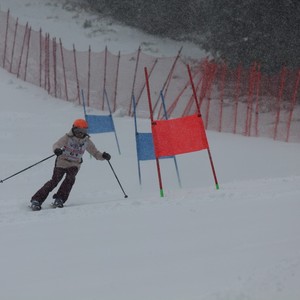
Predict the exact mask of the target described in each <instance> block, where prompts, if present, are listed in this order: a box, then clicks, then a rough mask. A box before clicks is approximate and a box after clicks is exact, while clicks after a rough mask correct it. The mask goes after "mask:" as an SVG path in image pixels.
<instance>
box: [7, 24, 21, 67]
mask: <svg viewBox="0 0 300 300" xmlns="http://www.w3.org/2000/svg"><path fill="white" fill-rule="evenodd" d="M18 20H19V19H18V18H17V20H16V25H15V33H14V41H13V46H12V51H11V60H10V67H9V72H10V73H11V72H12V65H13V61H14V52H15V45H16V36H17V30H18Z"/></svg>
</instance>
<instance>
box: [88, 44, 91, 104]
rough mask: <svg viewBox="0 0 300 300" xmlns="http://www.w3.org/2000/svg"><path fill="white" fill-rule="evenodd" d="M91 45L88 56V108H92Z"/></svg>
mask: <svg viewBox="0 0 300 300" xmlns="http://www.w3.org/2000/svg"><path fill="white" fill-rule="evenodd" d="M91 51H92V49H91V45H89V54H88V88H87V106H90V89H91Z"/></svg>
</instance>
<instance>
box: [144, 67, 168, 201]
mask: <svg viewBox="0 0 300 300" xmlns="http://www.w3.org/2000/svg"><path fill="white" fill-rule="evenodd" d="M144 71H145V79H146V87H147V95H148V103H149V110H150V119H151V125H152V126H153V125H155V122H154V120H153V109H152V101H151V93H150V85H149V76H148V71H147V68H146V67H145V68H144ZM154 147H155V146H154ZM155 158H156V168H157V174H158V182H159V190H160V196H161V197H164V190H163V185H162V178H161V172H160V165H159V159H158V157H157V156H156V155H155Z"/></svg>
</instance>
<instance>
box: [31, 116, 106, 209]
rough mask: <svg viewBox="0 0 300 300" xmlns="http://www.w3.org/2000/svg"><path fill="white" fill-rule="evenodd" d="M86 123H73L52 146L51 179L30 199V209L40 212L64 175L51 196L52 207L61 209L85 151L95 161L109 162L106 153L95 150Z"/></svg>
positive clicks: (81, 120)
mask: <svg viewBox="0 0 300 300" xmlns="http://www.w3.org/2000/svg"><path fill="white" fill-rule="evenodd" d="M87 129H88V123H87V122H86V121H85V120H84V119H77V120H75V121H74V123H73V126H72V129H71V130H70V132H69V133H67V134H65V135H64V136H63V137H61V138H60V139H59V140H58V141H57V142H56V143H55V144H54V145H53V151H54V153H55V154H56V156H57V157H56V160H55V166H54V170H53V175H52V178H51V179H50V180H49V181H48V182H46V183H45V184H44V186H43V187H41V188H40V189H39V190H38V191H37V192H36V193H35V194H34V195H33V196H32V198H31V209H32V210H40V209H41V206H42V204H43V202H44V201H45V200H46V198H47V197H48V195H49V193H50V192H51V191H52V190H53V189H54V188H55V187H56V186H57V185H58V184H59V182H60V181H61V180H62V178H63V177H64V175H66V177H65V179H64V180H63V182H62V184H61V185H60V187H59V189H58V191H57V193H56V194H55V195H53V199H54V203H53V206H54V207H63V206H64V203H65V202H66V201H67V200H68V197H69V194H70V192H71V189H72V187H73V184H74V182H75V177H76V175H77V173H78V171H79V168H80V165H81V163H82V156H83V154H84V152H85V150H87V152H89V153H90V154H91V155H92V156H93V157H95V158H96V159H97V160H110V158H111V156H110V154H108V153H107V152H103V153H102V152H100V151H99V150H97V148H96V146H95V145H94V143H93V142H92V141H91V140H90V136H89V135H88V134H87Z"/></svg>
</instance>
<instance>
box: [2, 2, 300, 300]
mask: <svg viewBox="0 0 300 300" xmlns="http://www.w3.org/2000/svg"><path fill="white" fill-rule="evenodd" d="M54 2H55V1H54ZM8 8H10V9H11V14H12V15H13V16H15V17H19V19H20V21H23V22H24V23H25V22H27V21H28V22H29V23H30V24H31V25H32V26H33V27H35V28H34V29H39V27H42V29H43V30H44V31H45V30H46V31H48V32H50V34H52V36H56V37H61V38H62V40H63V42H64V44H65V45H66V47H68V46H67V45H68V43H69V45H72V43H75V44H76V45H78V46H79V47H82V49H83V50H85V49H87V47H88V46H87V45H88V44H91V45H92V46H93V44H95V50H99V51H101V50H102V49H100V47H101V46H102V47H103V48H104V47H105V44H104V43H106V44H107V45H108V47H109V49H110V50H115V51H119V50H121V51H122V50H124V51H125V52H126V51H128V52H130V50H132V51H134V50H136V48H137V47H138V46H139V44H141V43H142V42H144V41H147V40H151V43H152V46H151V47H152V48H151V49H150V50H149V51H152V52H155V53H157V54H158V55H166V56H168V54H169V55H175V54H176V52H177V50H178V48H179V44H178V43H177V42H172V41H165V40H160V39H156V38H155V37H147V36H145V35H143V34H141V33H139V32H138V31H135V30H132V29H130V28H127V27H121V26H120V25H117V26H116V27H114V26H113V24H110V25H109V26H108V25H107V24H106V25H107V26H108V27H107V28H108V29H107V31H106V32H104V29H103V30H102V33H100V32H98V33H96V34H95V35H93V34H88V33H89V30H91V29H83V27H82V23H83V22H84V20H85V19H86V18H88V16H87V15H85V14H83V13H82V14H81V13H76V16H77V17H76V18H74V12H71V11H66V10H62V9H61V7H60V6H59V5H54V4H53V2H52V1H42V0H40V1H33V0H27V1H23V0H10V1H6V0H5V1H4V0H1V1H0V9H1V10H3V11H5V10H7V9H8ZM103 26H104V25H103ZM104 27H105V26H104ZM104 27H103V28H104ZM101 38H103V39H101ZM97 44H98V48H97V47H96V45H97ZM177 46H178V47H177ZM184 46H186V47H187V49H186V51H191V52H193V51H196V47H194V48H193V46H192V45H184ZM84 47H86V48H84ZM153 49H158V50H157V51H156V50H153ZM172 51H175V53H174V52H173V53H172ZM198 51H199V50H198ZM194 54H195V52H194ZM0 91H1V97H0V103H1V110H0V128H1V129H0V145H1V155H0V165H1V168H0V180H2V179H4V178H6V177H8V176H10V175H12V174H14V173H15V172H18V171H20V170H22V169H24V168H26V167H28V166H30V165H32V164H34V163H36V162H38V161H40V160H41V159H43V158H45V157H47V156H49V155H51V154H52V144H53V143H54V142H55V141H56V140H57V139H58V138H59V137H61V136H62V135H63V134H64V133H66V132H68V131H69V129H70V128H71V124H72V122H73V121H74V120H75V119H76V118H81V117H83V111H82V108H81V107H79V106H75V105H73V104H70V103H67V102H64V101H61V100H59V99H55V98H52V97H50V96H49V95H48V94H47V93H46V92H45V91H44V90H41V89H39V88H37V87H35V86H31V85H30V84H27V83H25V82H23V81H20V80H18V79H16V78H15V77H14V76H13V75H10V74H8V73H7V72H6V71H4V70H2V69H0ZM114 121H115V126H116V130H117V134H118V137H119V142H120V146H121V151H122V154H121V155H119V154H118V151H117V147H116V143H115V139H114V135H113V134H111V133H107V134H98V135H93V136H92V140H93V141H94V143H95V144H96V146H97V147H98V148H99V149H100V150H102V151H107V152H109V153H110V154H111V155H112V159H111V163H112V166H113V167H114V170H115V171H116V174H117V176H118V177H119V179H120V182H121V184H122V186H123V188H124V190H125V191H126V193H127V194H128V198H126V199H125V198H124V195H123V193H122V190H121V189H120V187H119V185H118V183H117V181H116V178H115V177H114V174H113V172H112V170H111V169H110V167H109V165H108V163H107V162H105V161H104V162H99V161H96V160H95V159H92V158H90V157H89V155H88V154H86V155H85V157H84V163H83V165H82V168H81V170H80V172H79V174H78V176H77V181H76V183H75V186H74V188H73V190H72V192H71V196H70V199H69V201H68V202H67V205H66V207H65V208H62V209H51V208H49V205H50V203H51V197H50V196H49V199H47V200H46V202H45V203H44V205H43V209H42V210H41V211H40V212H32V211H31V210H30V209H29V208H28V207H27V205H28V204H29V200H30V198H31V196H32V195H33V194H34V193H35V192H36V190H37V189H38V188H40V187H41V186H42V185H43V184H44V183H45V182H46V181H47V180H49V179H50V178H51V175H52V169H53V165H54V158H52V159H49V160H47V161H45V162H43V163H41V164H38V165H36V166H34V167H32V168H30V169H28V170H27V171H25V172H23V173H21V174H19V175H16V176H15V177H13V178H11V179H9V180H6V181H4V182H3V183H0V299H3V300H47V299H49V300H53V299H55V300H62V299H64V300H65V299H69V300H71V299H72V300H83V299H84V300H94V299H95V300H96V299H97V300H98V299H103V300H225V299H226V300H298V299H300V287H299V282H300V234H299V230H300V184H299V183H300V159H299V150H300V145H299V144H293V143H284V142H275V141H273V140H271V139H262V138H249V137H243V136H238V135H232V134H224V133H222V134H220V133H216V132H211V131H208V132H207V135H208V139H209V143H210V148H211V152H212V156H213V159H214V163H215V167H216V172H217V176H218V180H219V184H220V189H219V190H216V189H215V187H214V181H213V176H212V172H211V169H210V164H209V160H208V155H207V151H201V152H195V153H191V154H185V155H180V156H177V160H178V166H179V170H180V175H181V180H182V185H183V187H182V188H179V187H178V183H177V178H176V173H175V168H174V164H173V161H172V160H162V161H161V170H162V177H163V185H164V191H165V197H164V198H161V197H159V189H158V183H157V173H156V165H155V162H154V161H148V162H142V163H141V168H142V180H143V184H142V186H141V187H140V186H139V183H138V174H137V162H136V150H135V140H134V123H133V119H131V118H127V117H122V118H118V117H115V118H114ZM138 122H139V125H140V127H142V128H143V129H144V130H145V131H148V130H150V124H149V120H138Z"/></svg>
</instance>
